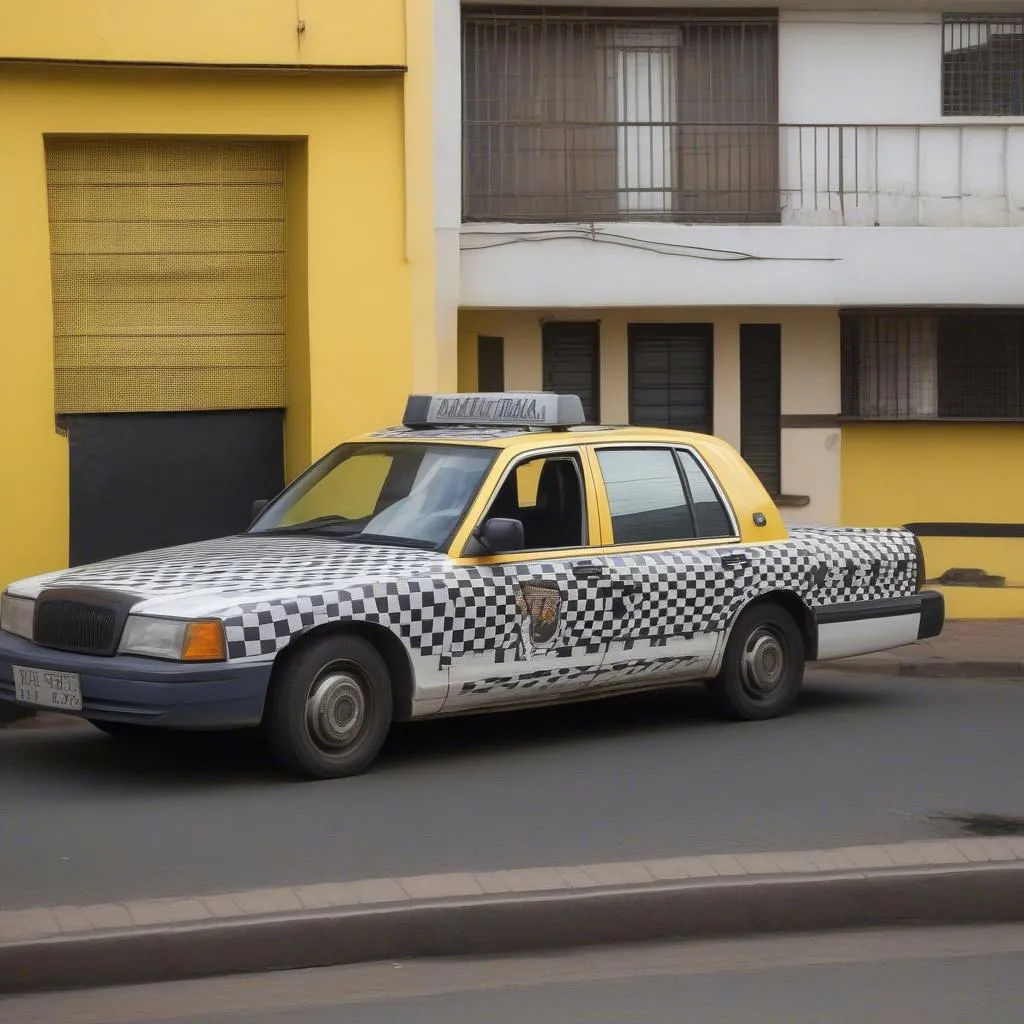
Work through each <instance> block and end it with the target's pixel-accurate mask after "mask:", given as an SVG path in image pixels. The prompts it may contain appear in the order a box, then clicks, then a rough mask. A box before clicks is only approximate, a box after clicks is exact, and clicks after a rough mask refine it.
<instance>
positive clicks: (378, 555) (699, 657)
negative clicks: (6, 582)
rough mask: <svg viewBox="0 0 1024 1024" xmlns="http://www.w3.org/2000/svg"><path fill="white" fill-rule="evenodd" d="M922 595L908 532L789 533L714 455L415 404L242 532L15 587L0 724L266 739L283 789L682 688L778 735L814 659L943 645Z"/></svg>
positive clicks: (524, 410)
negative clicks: (419, 750) (383, 755)
mask: <svg viewBox="0 0 1024 1024" xmlns="http://www.w3.org/2000/svg"><path fill="white" fill-rule="evenodd" d="M261 504H262V503H261ZM924 579H925V568H924V558H923V555H922V551H921V547H920V544H919V543H918V541H917V539H916V537H915V536H914V534H913V533H911V532H910V531H908V530H905V529H897V528H893V529H888V528H885V529H857V528H839V527H818V526H793V527H789V528H787V526H786V525H785V524H784V522H783V521H782V518H781V516H780V514H779V512H778V510H777V509H776V507H775V505H774V504H773V502H772V500H771V498H770V497H769V495H768V494H767V492H766V491H765V489H764V488H763V487H762V485H761V483H760V482H759V480H758V478H757V477H756V476H755V474H754V473H753V471H752V470H751V469H750V468H749V467H748V466H747V464H746V463H745V462H744V461H743V459H742V458H741V457H740V455H739V454H738V453H737V452H736V450H735V449H734V448H732V447H731V446H730V445H729V444H727V443H726V442H725V441H723V440H721V439H719V438H716V437H711V436H706V435H700V434H691V433H684V432H679V431H674V430H662V429H646V428H639V427H595V426H587V425H585V423H584V416H583V409H582V405H581V403H580V400H579V399H578V398H577V397H575V396H566V395H553V394H547V393H540V394H509V393H502V394H465V395H413V396H410V398H409V401H408V404H407V407H406V412H405V416H404V418H403V423H402V425H400V426H397V427H392V428H389V429H385V430H381V431H377V432H375V433H372V434H368V435H365V436H362V437H359V438H356V439H354V440H352V441H349V442H347V443H345V444H342V445H340V446H338V447H337V448H335V449H334V450H333V451H331V452H330V453H329V454H327V455H326V456H324V457H323V458H322V459H320V460H319V461H318V462H316V463H315V464H314V465H313V466H311V467H310V468H309V469H308V470H307V471H306V472H305V473H304V474H303V475H302V476H300V477H299V478H298V479H296V480H295V481H294V482H293V483H292V484H291V485H290V486H288V487H287V488H286V489H285V490H284V491H283V492H282V493H281V494H280V495H279V496H278V497H277V498H275V499H274V500H272V501H270V502H269V503H267V504H265V507H263V508H262V511H260V512H259V513H258V514H257V515H256V517H255V519H254V521H253V522H252V524H251V526H250V527H249V529H248V530H247V531H246V532H245V533H243V534H241V535H238V536H232V537H227V538H223V539H220V540H214V541H205V542H201V543H194V544H188V545H184V546H180V547H176V548H170V549H165V550H159V551H152V552H147V553H144V554H136V555H130V556H127V557H122V558H115V559H112V560H109V561H105V562H101V563H98V564H94V565H87V566H82V567H77V568H72V569H69V570H66V571H62V572H56V573H50V574H48V575H45V576H39V577H35V578H32V579H25V580H22V581H20V582H17V583H14V584H12V585H11V586H10V587H8V588H7V590H6V592H5V593H4V594H3V597H2V604H0V699H5V700H14V701H19V702H23V703H28V704H32V705H36V706H42V707H45V708H47V709H48V710H51V711H59V712H64V713H68V714H75V715H79V716H82V717H84V718H86V719H88V720H89V721H90V722H92V723H93V724H95V725H96V726H98V727H99V728H100V729H102V730H104V731H106V732H108V733H110V734H112V735H130V734H138V733H139V732H140V731H141V730H144V729H146V728H153V727H157V728H160V729H166V728H170V729H184V730H189V729H223V728H244V727H256V726H259V727H261V728H262V729H263V730H265V733H266V737H267V740H268V742H269V745H270V748H271V750H272V751H273V753H274V755H275V756H276V758H277V759H278V760H279V761H280V762H281V763H282V764H283V765H284V766H286V767H287V768H288V769H291V770H293V771H295V772H298V773H300V774H302V775H304V776H306V777H312V778H327V777H337V776H348V775H354V774H357V773H359V772H362V771H363V770H365V769H366V768H367V767H368V766H369V765H370V764H371V762H372V761H373V760H374V758H375V756H376V755H377V753H378V751H379V750H380V748H381V745H382V744H383V742H384V740H385V737H386V736H387V733H388V730H389V728H390V726H391V723H392V722H393V721H395V720H409V719H425V718H431V717H435V716H443V715H452V714H464V713H473V712H481V711H492V710H501V709H509V708H521V707H525V706H530V705H537V704H542V703H545V702H560V701H574V700H585V699H590V698H597V697H606V696H611V695H615V694H620V693H625V692H629V691H636V690H642V689H648V688H655V687H663V686H669V685H675V684H677V683H685V682H691V681H704V682H705V684H706V685H707V687H708V689H709V691H710V693H711V695H712V696H713V698H714V700H715V702H716V703H717V704H718V705H719V706H720V707H721V709H722V710H723V711H724V712H725V713H726V714H727V715H729V716H731V717H733V718H737V719H747V720H753V719H768V718H772V717H775V716H778V715H781V714H783V713H785V712H786V711H788V710H789V709H790V708H791V707H792V706H793V703H794V701H796V699H797V697H798V695H799V692H800V688H801V683H802V680H803V673H804V665H805V663H806V662H808V661H815V660H818V661H825V660H829V659H835V658H844V657H848V656H850V655H857V654H865V653H868V652H872V651H879V650H884V649H887V648H892V647H897V646H900V645H904V644H909V643H913V642H914V641H915V640H917V639H920V638H925V637H931V636H935V635H937V634H938V633H939V632H940V631H941V630H942V626H943V620H944V605H943V598H942V596H941V594H939V593H937V592H928V591H923V590H922V584H923V581H924Z"/></svg>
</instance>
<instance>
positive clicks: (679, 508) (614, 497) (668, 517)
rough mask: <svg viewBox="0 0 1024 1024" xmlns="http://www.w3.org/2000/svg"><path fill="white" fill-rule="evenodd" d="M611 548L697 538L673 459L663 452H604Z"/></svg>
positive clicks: (601, 457) (601, 453)
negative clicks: (610, 521) (610, 525)
mask: <svg viewBox="0 0 1024 1024" xmlns="http://www.w3.org/2000/svg"><path fill="white" fill-rule="evenodd" d="M597 458H598V461H599V462H600V464H601V476H602V477H604V485H605V490H606V492H607V494H608V504H609V507H610V509H611V516H612V534H613V537H614V540H615V543H616V544H643V543H648V542H654V541H673V540H692V539H693V538H694V537H695V536H696V535H697V534H696V530H695V529H694V522H693V515H692V513H691V511H690V507H689V501H688V500H687V497H686V490H685V489H684V487H683V481H682V478H681V477H680V475H679V467H678V465H677V464H676V460H675V456H674V455H673V454H672V452H671V451H670V450H669V449H668V448H657V449H654V448H651V449H638V448H631V449H603V450H599V451H598V453H597Z"/></svg>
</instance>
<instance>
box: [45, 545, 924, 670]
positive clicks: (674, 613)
mask: <svg viewBox="0 0 1024 1024" xmlns="http://www.w3.org/2000/svg"><path fill="white" fill-rule="evenodd" d="M577 561H588V562H598V563H600V564H601V565H602V566H603V567H604V569H605V570H606V572H605V574H604V576H603V577H601V578H597V579H578V578H577V577H576V576H575V575H574V574H573V571H572V560H570V561H544V560H538V561H532V562H523V563H519V564H515V565H502V566H492V567H486V566H473V567H461V566H456V565H454V564H453V563H452V562H451V561H450V560H449V559H448V558H447V556H445V555H442V554H438V553H435V552H429V551H423V550H418V549H415V550H414V549H403V548H396V547H380V546H371V545H362V544H353V543H346V542H341V541H337V540H331V539H329V538H313V537H309V538H307V537H284V536H274V537H271V536H256V535H250V536H241V537H232V538H227V539H223V540H216V541H208V542H204V543H200V544H190V545H185V546H182V547H177V548H169V549H164V550H162V551H151V552H147V553H145V554H142V555H134V556H129V557H125V558H120V559H115V560H112V561H109V562H106V563H99V564H96V565H91V566H85V567H82V568H77V569H71V570H67V571H65V572H61V573H54V574H51V575H49V576H48V577H45V578H44V584H43V585H44V586H80V585H86V586H90V585H91V586H100V587H104V588H108V589H113V590H122V591H126V592H129V593H136V594H138V595H139V596H140V597H141V598H143V599H145V598H150V597H160V598H173V597H174V596H175V595H182V597H183V598H184V597H185V596H191V595H195V594H196V593H204V594H205V595H214V596H216V597H218V598H223V599H224V601H223V605H222V610H221V611H220V612H219V615H220V617H221V618H222V619H223V621H224V623H225V629H226V632H227V638H228V650H229V656H230V657H231V659H233V660H237V659H244V658H257V657H268V656H271V655H274V654H276V653H277V651H279V650H281V649H282V648H283V647H285V646H286V645H287V644H288V643H289V642H290V640H291V639H292V638H293V637H295V636H296V635H298V634H300V633H302V632H304V631H306V630H308V629H309V628H311V627H313V626H316V625H320V624H322V623H325V622H335V621H341V620H349V619H354V620H360V621H367V622H374V623H379V624H381V625H383V626H385V627H387V628H388V629H390V630H392V631H393V632H394V633H395V634H396V635H398V636H399V637H400V638H401V640H402V641H403V642H404V643H405V645H406V646H407V647H408V649H409V650H410V651H411V652H412V653H413V654H415V655H418V656H420V657H424V658H429V659H436V661H435V665H436V667H437V669H438V670H443V669H444V668H446V666H447V665H448V664H449V663H450V661H451V659H453V658H459V657H461V656H464V655H474V654H483V653H489V655H490V656H491V657H493V658H494V661H495V662H496V663H500V662H503V661H513V660H515V659H516V657H517V655H518V654H519V653H520V652H519V651H518V648H517V645H522V643H523V623H522V621H521V612H520V611H519V609H518V608H517V606H516V597H517V593H518V588H519V585H520V584H523V583H527V582H529V581H531V580H536V581H541V580H543V581H547V582H553V583H555V584H556V585H557V587H558V590H559V592H560V594H561V602H560V619H561V625H560V629H559V633H558V634H557V635H556V637H555V639H554V640H553V642H552V643H551V645H550V647H549V653H551V654H552V655H553V656H555V657H559V658H564V657H569V658H571V657H574V656H582V655H586V654H591V655H593V654H600V653H601V651H602V650H603V649H605V647H606V645H608V644H609V643H612V642H618V643H621V644H623V645H624V649H629V648H630V646H631V645H632V644H633V643H637V644H641V645H648V646H649V645H651V644H653V643H656V642H657V641H659V640H660V639H662V638H665V637H681V636H687V635H691V634H697V633H708V632H712V633H714V632H721V631H723V630H725V629H726V628H727V627H728V624H729V622H730V621H731V620H732V618H733V617H734V615H735V614H736V612H737V610H738V609H739V608H740V607H741V606H742V605H743V604H745V603H746V602H747V601H748V600H750V599H751V598H753V597H755V596H757V595H758V594H763V593H767V592H769V591H773V590H787V591H792V592H794V593H797V594H799V595H800V596H801V597H803V598H804V600H806V601H807V603H808V604H809V605H811V606H817V605H829V604H836V603H840V602H848V601H867V600H876V599H881V598H891V597H901V596H907V595H910V594H912V593H913V592H914V577H915V572H916V554H915V545H914V538H913V535H912V534H910V533H909V532H907V531H900V530H868V529H862V530H846V529H835V528H831V529H830V528H826V527H793V528H792V530H791V536H790V539H789V540H787V541H782V542H778V543H771V544H766V545H753V546H747V547H741V546H737V547H732V548H706V549H681V550H675V551H660V552H651V553H633V554H611V555H605V556H600V557H598V556H581V557H580V558H579V559H577ZM630 589H632V590H633V592H632V593H628V592H627V591H628V590H630ZM172 608H173V602H170V604H165V605H164V606H163V609H162V611H163V612H165V613H167V614H173V610H172Z"/></svg>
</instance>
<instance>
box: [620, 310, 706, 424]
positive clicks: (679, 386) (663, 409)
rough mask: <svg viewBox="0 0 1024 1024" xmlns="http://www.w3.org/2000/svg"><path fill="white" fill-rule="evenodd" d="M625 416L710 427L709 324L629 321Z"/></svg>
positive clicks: (642, 421) (633, 420)
mask: <svg viewBox="0 0 1024 1024" xmlns="http://www.w3.org/2000/svg"><path fill="white" fill-rule="evenodd" d="M628 337H629V419H630V422H631V423H635V424H637V425H638V426H644V427H674V428H676V429H679V430H696V431H699V432H700V433H704V434H710V433H711V431H712V409H711V386H712V365H713V349H714V327H713V325H712V324H630V325H629V336H628Z"/></svg>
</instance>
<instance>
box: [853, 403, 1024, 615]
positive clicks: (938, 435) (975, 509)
mask: <svg viewBox="0 0 1024 1024" xmlns="http://www.w3.org/2000/svg"><path fill="white" fill-rule="evenodd" d="M842 509H843V521H844V522H845V523H848V524H850V525H855V526H882V525H893V524H895V525H901V524H903V523H914V522H928V523H936V522H950V523H952V522H957V523H959V522H963V523H975V522H977V523H1022V522H1024V424H1019V423H1005V424H994V423H974V424H953V423H896V424H890V423H855V424H847V425H845V426H844V427H843V466H842ZM922 544H923V546H924V550H925V561H926V563H927V569H928V576H929V578H931V579H934V578H936V577H938V576H941V575H942V573H943V572H945V571H946V570H947V569H950V568H963V569H982V570H984V571H985V572H986V573H989V574H991V575H996V576H1004V577H1006V586H1005V587H1002V588H988V587H943V588H940V589H942V592H943V593H944V594H945V597H946V611H947V614H948V615H949V616H950V617H951V618H1012V617H1024V539H973V538H959V537H956V538H946V537H925V538H923V539H922Z"/></svg>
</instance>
